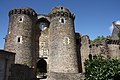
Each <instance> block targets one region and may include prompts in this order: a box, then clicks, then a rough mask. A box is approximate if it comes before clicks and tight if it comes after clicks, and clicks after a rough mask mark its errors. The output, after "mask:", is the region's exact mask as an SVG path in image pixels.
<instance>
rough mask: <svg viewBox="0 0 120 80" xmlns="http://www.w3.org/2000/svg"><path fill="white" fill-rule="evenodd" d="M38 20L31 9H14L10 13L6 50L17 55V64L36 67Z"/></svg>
mask: <svg viewBox="0 0 120 80" xmlns="http://www.w3.org/2000/svg"><path fill="white" fill-rule="evenodd" d="M36 19H37V14H36V12H35V11H34V10H33V9H31V8H23V9H14V10H11V11H10V12H9V27H8V33H7V36H6V40H5V50H7V51H10V52H15V53H16V56H15V63H16V64H24V65H27V66H29V67H33V66H34V65H33V64H34V63H35V62H34V61H33V57H34V56H35V33H34V32H35V21H36Z"/></svg>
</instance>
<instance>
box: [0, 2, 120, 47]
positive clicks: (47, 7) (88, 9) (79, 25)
mask: <svg viewBox="0 0 120 80" xmlns="http://www.w3.org/2000/svg"><path fill="white" fill-rule="evenodd" d="M55 6H64V7H67V8H68V9H69V10H70V11H71V12H72V13H74V14H75V16H76V17H75V30H76V32H79V33H80V34H82V35H89V36H90V39H94V38H95V37H97V36H102V35H103V36H109V35H111V32H110V30H109V28H110V26H111V25H112V22H113V21H117V20H120V0H0V48H3V47H4V39H3V38H5V36H6V34H7V29H8V20H9V17H8V12H9V11H10V10H11V9H14V8H24V7H30V8H33V9H34V10H35V11H36V12H37V13H38V14H48V13H49V12H50V11H51V9H52V8H53V7H55Z"/></svg>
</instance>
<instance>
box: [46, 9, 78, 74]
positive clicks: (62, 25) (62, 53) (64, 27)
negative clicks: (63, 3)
mask: <svg viewBox="0 0 120 80" xmlns="http://www.w3.org/2000/svg"><path fill="white" fill-rule="evenodd" d="M48 15H49V16H50V27H49V29H50V30H49V35H50V40H49V42H50V46H49V47H50V49H49V71H50V72H56V73H78V64H77V53H76V41H75V30H74V18H75V17H74V15H73V14H72V13H71V12H70V11H69V10H68V9H67V8H64V7H55V8H53V9H52V11H51V12H50V13H49V14H48Z"/></svg>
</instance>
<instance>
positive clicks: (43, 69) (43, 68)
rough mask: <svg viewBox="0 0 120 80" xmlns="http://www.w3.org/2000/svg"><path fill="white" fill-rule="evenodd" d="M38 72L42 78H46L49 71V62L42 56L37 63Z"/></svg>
mask: <svg viewBox="0 0 120 80" xmlns="http://www.w3.org/2000/svg"><path fill="white" fill-rule="evenodd" d="M37 72H38V74H39V76H41V78H46V77H47V76H46V73H47V62H46V61H45V60H44V59H43V58H41V59H40V60H39V61H38V63H37Z"/></svg>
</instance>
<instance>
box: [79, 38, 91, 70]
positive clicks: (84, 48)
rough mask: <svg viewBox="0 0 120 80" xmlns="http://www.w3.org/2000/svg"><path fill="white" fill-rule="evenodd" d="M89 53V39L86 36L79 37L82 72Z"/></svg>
mask: <svg viewBox="0 0 120 80" xmlns="http://www.w3.org/2000/svg"><path fill="white" fill-rule="evenodd" d="M89 54H90V39H89V37H88V36H82V37H81V61H82V72H85V67H84V62H85V60H86V59H88V58H89Z"/></svg>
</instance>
